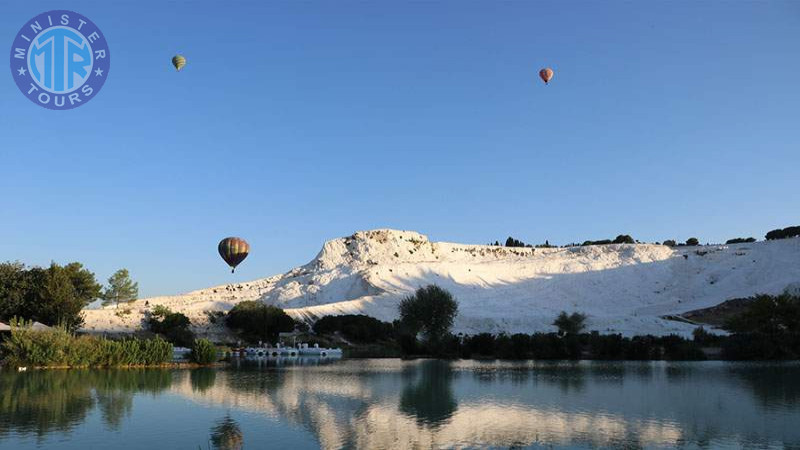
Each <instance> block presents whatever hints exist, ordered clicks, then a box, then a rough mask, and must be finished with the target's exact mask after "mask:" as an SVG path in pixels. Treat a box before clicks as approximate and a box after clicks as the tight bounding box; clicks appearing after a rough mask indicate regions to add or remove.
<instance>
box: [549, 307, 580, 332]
mask: <svg viewBox="0 0 800 450" xmlns="http://www.w3.org/2000/svg"><path fill="white" fill-rule="evenodd" d="M553 325H555V326H556V327H558V334H559V335H561V336H566V335H575V334H578V333H580V332H581V330H583V329H584V328H585V327H586V315H585V314H581V313H577V312H574V313H572V314H567V312H566V311H561V314H559V315H558V317H557V318H556V320H555V322H553Z"/></svg>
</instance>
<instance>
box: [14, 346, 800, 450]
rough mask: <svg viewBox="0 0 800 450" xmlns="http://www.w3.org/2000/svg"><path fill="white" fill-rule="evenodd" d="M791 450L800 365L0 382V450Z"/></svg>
mask: <svg viewBox="0 0 800 450" xmlns="http://www.w3.org/2000/svg"><path fill="white" fill-rule="evenodd" d="M319 447H323V448H366V449H380V448H387V449H388V448H391V449H396V448H451V447H461V448H465V447H466V448H474V447H479V448H487V447H488V448H597V447H617V448H653V447H657V448H658V447H661V448H669V447H683V448H743V447H744V448H800V365H798V364H780V365H767V364H732V363H719V362H710V363H662V362H655V363H592V362H581V363H532V362H523V363H510V362H472V361H458V362H444V361H434V360H423V361H399V360H344V361H335V362H322V363H321V362H319V361H314V360H308V361H305V362H303V363H302V364H301V363H289V362H283V363H275V362H274V361H273V362H269V363H267V362H264V363H261V364H260V365H259V364H247V365H244V364H243V365H240V366H239V367H232V368H229V369H221V370H213V369H199V370H86V371H61V370H54V371H34V372H27V373H13V372H3V373H0V448H4V449H5V448H8V449H28V448H58V449H91V448H95V449H101V448H103V449H105V448H116V449H132V448H146V449H159V448H170V449H198V448H200V449H213V448H253V449H255V448H258V449H261V448H280V449H286V448H288V449H292V450H300V449H311V448H319Z"/></svg>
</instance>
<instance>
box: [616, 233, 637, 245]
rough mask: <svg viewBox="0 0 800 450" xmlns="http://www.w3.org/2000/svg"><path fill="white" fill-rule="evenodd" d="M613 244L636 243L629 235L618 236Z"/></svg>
mask: <svg viewBox="0 0 800 450" xmlns="http://www.w3.org/2000/svg"><path fill="white" fill-rule="evenodd" d="M612 243H613V244H635V243H636V241H635V240H634V239H633V237H631V236H630V235H629V234H620V235H619V236H617V237H616V239H614V242H612Z"/></svg>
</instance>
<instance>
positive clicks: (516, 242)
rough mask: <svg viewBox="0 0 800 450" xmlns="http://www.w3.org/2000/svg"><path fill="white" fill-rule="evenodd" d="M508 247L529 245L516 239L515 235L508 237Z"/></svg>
mask: <svg viewBox="0 0 800 450" xmlns="http://www.w3.org/2000/svg"><path fill="white" fill-rule="evenodd" d="M506 247H528V245H527V244H525V243H524V242H522V241H520V240H518V239H514V238H513V237H511V236H509V237H508V239H506Z"/></svg>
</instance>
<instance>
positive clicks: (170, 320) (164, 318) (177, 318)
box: [145, 305, 194, 347]
mask: <svg viewBox="0 0 800 450" xmlns="http://www.w3.org/2000/svg"><path fill="white" fill-rule="evenodd" d="M145 324H146V325H147V327H148V328H149V329H150V331H152V332H153V333H158V334H160V335H162V336H164V338H165V339H166V340H168V341H170V342H172V343H173V344H175V345H177V346H179V347H191V346H192V343H193V342H194V333H193V332H192V330H191V329H189V326H190V325H191V324H192V323H191V321H189V318H188V317H186V316H185V315H184V314H182V313H178V312H172V310H170V309H169V308H167V307H166V306H164V305H157V306H156V307H155V308H153V311H152V312H151V313H150V314H149V316H148V317H147V318H146V319H145Z"/></svg>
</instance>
